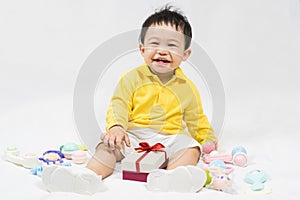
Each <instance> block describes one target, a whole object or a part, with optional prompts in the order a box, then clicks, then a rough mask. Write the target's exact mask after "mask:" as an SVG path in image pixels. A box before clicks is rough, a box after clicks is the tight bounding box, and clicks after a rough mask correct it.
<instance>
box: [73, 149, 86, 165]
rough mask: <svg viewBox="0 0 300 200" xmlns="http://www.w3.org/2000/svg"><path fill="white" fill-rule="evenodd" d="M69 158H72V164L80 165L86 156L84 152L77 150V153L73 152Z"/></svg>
mask: <svg viewBox="0 0 300 200" xmlns="http://www.w3.org/2000/svg"><path fill="white" fill-rule="evenodd" d="M71 158H72V160H73V162H74V163H76V164H82V163H84V161H85V160H86V158H87V155H86V152H85V151H82V150H77V151H75V152H73V154H72V156H71Z"/></svg>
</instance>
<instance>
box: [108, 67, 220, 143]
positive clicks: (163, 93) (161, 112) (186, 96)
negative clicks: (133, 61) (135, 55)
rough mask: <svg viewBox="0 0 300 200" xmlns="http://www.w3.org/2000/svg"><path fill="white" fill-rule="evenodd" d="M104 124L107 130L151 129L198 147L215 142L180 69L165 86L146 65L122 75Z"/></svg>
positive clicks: (194, 92)
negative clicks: (184, 138) (178, 136)
mask: <svg viewBox="0 0 300 200" xmlns="http://www.w3.org/2000/svg"><path fill="white" fill-rule="evenodd" d="M106 122H107V127H106V128H107V130H109V129H110V128H111V127H112V126H114V125H117V124H118V125H121V126H123V127H124V129H125V130H127V129H132V128H152V129H155V130H159V131H160V132H163V133H167V134H178V133H182V134H186V135H190V136H192V137H193V138H194V139H196V140H197V141H198V142H199V143H201V144H202V143H203V142H205V141H217V138H216V136H215V135H214V131H213V129H212V128H211V126H210V123H209V121H208V119H207V117H206V115H204V113H203V109H202V103H201V100H200V95H199V92H198V90H197V88H196V87H195V85H194V84H193V83H192V82H191V81H190V80H189V79H188V78H187V77H186V76H185V75H184V74H183V72H182V70H181V69H180V68H177V69H176V70H175V74H174V76H173V77H172V79H171V80H170V81H168V82H167V83H166V84H162V82H161V81H160V80H159V78H158V76H157V75H155V74H153V73H152V72H151V71H150V70H149V68H148V66H147V64H146V63H144V64H143V65H141V66H139V67H137V68H134V69H132V70H130V71H128V72H127V73H125V74H123V75H122V76H121V78H120V80H119V83H118V85H117V88H116V90H115V92H114V95H113V96H112V98H111V101H110V106H109V109H108V112H107V117H106ZM186 127H187V130H188V132H186V131H185V130H186Z"/></svg>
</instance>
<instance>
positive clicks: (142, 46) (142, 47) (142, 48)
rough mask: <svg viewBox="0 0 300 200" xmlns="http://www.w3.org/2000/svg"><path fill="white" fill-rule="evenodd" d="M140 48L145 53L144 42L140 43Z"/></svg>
mask: <svg viewBox="0 0 300 200" xmlns="http://www.w3.org/2000/svg"><path fill="white" fill-rule="evenodd" d="M139 49H140V52H141V54H143V53H144V52H145V47H144V45H143V44H142V43H140V44H139Z"/></svg>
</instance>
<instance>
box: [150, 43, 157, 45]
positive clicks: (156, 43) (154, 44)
mask: <svg viewBox="0 0 300 200" xmlns="http://www.w3.org/2000/svg"><path fill="white" fill-rule="evenodd" d="M150 44H153V45H158V42H151V43H150Z"/></svg>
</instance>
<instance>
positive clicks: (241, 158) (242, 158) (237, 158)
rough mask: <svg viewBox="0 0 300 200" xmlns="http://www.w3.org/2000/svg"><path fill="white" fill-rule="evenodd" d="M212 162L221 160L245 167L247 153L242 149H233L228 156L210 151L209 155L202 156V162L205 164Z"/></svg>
mask: <svg viewBox="0 0 300 200" xmlns="http://www.w3.org/2000/svg"><path fill="white" fill-rule="evenodd" d="M214 160H222V161H224V162H225V163H229V164H234V165H236V166H239V167H245V166H246V165H247V151H246V149H245V148H244V147H241V146H239V147H235V148H233V150H232V152H231V155H230V154H218V153H217V152H216V151H212V152H211V153H210V154H204V155H203V161H204V163H206V164H209V163H211V162H212V161H214Z"/></svg>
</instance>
